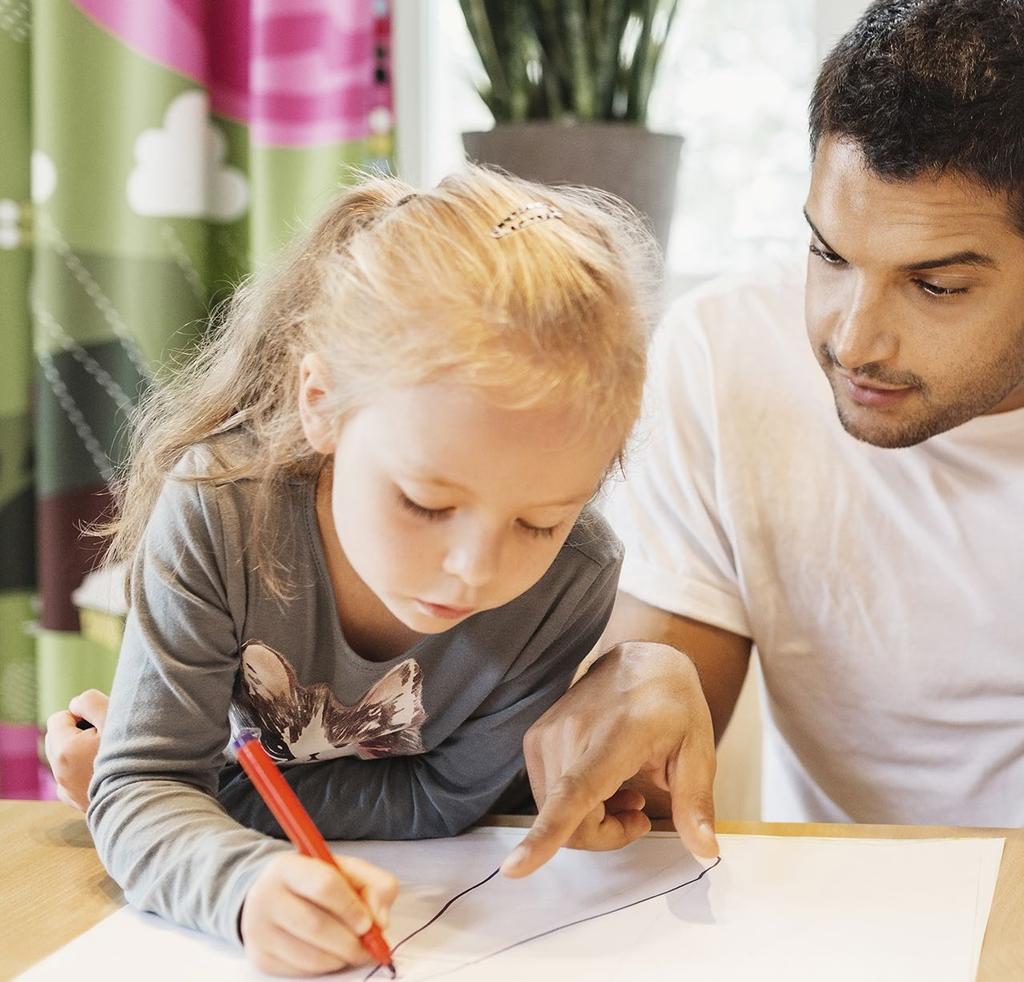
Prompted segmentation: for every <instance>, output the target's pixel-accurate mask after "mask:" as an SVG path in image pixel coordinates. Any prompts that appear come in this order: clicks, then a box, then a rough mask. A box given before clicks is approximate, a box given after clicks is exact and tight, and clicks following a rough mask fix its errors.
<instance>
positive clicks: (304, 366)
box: [299, 353, 337, 454]
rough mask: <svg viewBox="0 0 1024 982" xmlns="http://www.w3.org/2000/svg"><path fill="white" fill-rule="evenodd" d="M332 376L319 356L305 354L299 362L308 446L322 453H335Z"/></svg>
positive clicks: (300, 389)
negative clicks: (330, 395) (331, 396)
mask: <svg viewBox="0 0 1024 982" xmlns="http://www.w3.org/2000/svg"><path fill="white" fill-rule="evenodd" d="M330 382H331V379H330V376H329V375H328V373H327V368H326V366H325V365H324V363H323V361H322V360H321V359H320V357H319V356H318V355H314V354H312V353H309V354H306V355H303V358H302V361H301V362H300V363H299V419H300V420H301V422H302V432H303V433H305V434H306V439H307V440H308V441H309V445H310V446H311V447H312V448H313V449H314V450H315V451H316V452H317V453H321V454H332V453H334V450H335V443H336V439H337V433H336V432H335V423H336V420H335V419H334V416H333V413H332V412H331V410H330V405H329V404H330V400H329V398H328V392H329V391H330V389H329V386H330Z"/></svg>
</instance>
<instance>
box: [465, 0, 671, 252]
mask: <svg viewBox="0 0 1024 982" xmlns="http://www.w3.org/2000/svg"><path fill="white" fill-rule="evenodd" d="M459 2H460V4H461V6H462V12H463V14H464V16H465V18H466V24H467V26H468V27H469V33H470V35H471V36H472V38H473V43H474V44H475V46H476V49H477V52H478V53H479V55H480V61H481V63H482V65H483V68H484V73H485V75H486V81H485V82H484V84H483V85H481V86H480V88H479V92H480V96H481V98H482V99H483V101H484V102H485V103H486V105H487V107H488V108H489V109H490V110H491V112H492V113H493V115H494V122H495V126H494V129H492V130H486V131H483V132H475V133H464V134H463V143H464V145H465V147H466V151H467V153H468V154H469V156H470V157H472V158H473V159H475V160H479V161H481V162H484V163H491V164H497V165H499V166H501V167H504V168H505V169H506V170H509V171H511V172H512V173H514V174H518V175H520V176H521V177H525V178H528V179H531V180H537V181H542V182H544V183H547V184H559V183H571V184H589V185H593V186H595V187H600V188H603V189H605V190H607V191H611V192H612V193H614V194H617V195H619V196H620V197H622V198H625V199H626V200H627V201H629V202H630V203H631V204H632V205H633V206H634V207H635V208H637V209H638V210H639V211H641V212H643V213H644V214H645V215H647V216H648V218H649V219H650V220H651V224H652V226H653V228H654V231H655V234H656V235H657V237H658V240H659V241H660V242H661V245H662V248H664V247H665V244H666V242H667V240H668V232H669V225H670V222H671V217H672V202H673V199H674V197H675V185H676V174H677V170H678V166H679V152H680V148H681V146H682V142H683V141H682V137H680V136H678V135H674V134H668V133H654V132H651V131H650V130H649V129H647V127H646V120H647V106H648V102H649V100H650V95H651V90H652V88H653V87H654V79H655V75H656V72H657V68H658V63H659V61H660V59H661V55H662V52H663V51H664V47H665V40H666V38H667V36H668V33H669V29H670V28H671V26H672V21H673V19H674V17H675V14H676V10H677V8H678V6H679V0H459Z"/></svg>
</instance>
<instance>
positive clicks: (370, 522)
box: [303, 376, 623, 634]
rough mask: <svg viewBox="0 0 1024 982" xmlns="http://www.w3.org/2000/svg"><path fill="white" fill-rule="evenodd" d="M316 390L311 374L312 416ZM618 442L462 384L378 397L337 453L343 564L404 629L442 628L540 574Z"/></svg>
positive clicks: (607, 432)
mask: <svg viewBox="0 0 1024 982" xmlns="http://www.w3.org/2000/svg"><path fill="white" fill-rule="evenodd" d="M311 388H313V386H312V385H311V383H310V382H309V379H308V376H304V380H303V403H304V419H305V418H306V417H308V415H309V412H310V410H309V408H308V407H309V406H310V405H311V404H313V405H315V399H310V398H309V397H308V396H310V395H311V393H310V392H309V390H310V389H311ZM308 432H309V426H308V425H307V433H308ZM622 439H623V433H622V431H621V429H620V428H619V427H607V428H606V429H604V430H600V429H598V430H594V429H587V428H581V427H580V425H579V424H578V422H576V421H575V419H574V416H573V414H571V413H568V412H566V411H565V410H564V409H563V410H559V409H553V408H545V409H505V408H501V407H500V406H498V405H495V404H494V402H492V401H490V400H489V399H488V398H487V396H486V394H485V393H484V392H482V391H481V390H478V389H473V388H470V387H467V386H464V385H457V384H454V383H432V384H429V385H420V386H414V387H410V388H401V389H390V390H387V391H384V392H381V393H380V394H379V395H378V396H377V397H376V398H375V399H374V400H373V401H372V402H370V403H369V404H368V405H365V406H364V407H363V408H361V409H359V410H358V411H356V412H355V413H354V414H353V415H352V416H350V417H349V418H348V420H347V421H346V422H345V424H344V426H343V428H342V431H341V434H340V436H339V437H338V439H337V441H336V443H335V445H334V446H333V447H331V448H330V449H331V450H332V451H333V454H334V461H333V464H334V467H333V481H332V485H333V487H332V491H331V511H332V515H333V521H334V527H335V530H336V533H337V537H338V540H339V543H340V545H341V548H342V551H343V553H344V556H345V559H346V560H347V562H348V565H350V566H351V568H352V570H353V571H354V572H355V573H356V574H357V576H358V577H359V579H360V580H361V581H362V582H363V583H364V584H365V585H366V586H367V587H368V588H369V589H370V590H371V591H372V592H373V593H374V594H375V595H376V596H377V597H378V598H379V600H380V601H381V602H382V603H383V604H384V605H385V607H387V609H388V610H389V611H390V612H391V613H392V614H393V615H394V616H395V617H396V618H398V620H399V621H401V622H402V623H403V624H404V625H405V626H407V627H408V628H411V629H412V630H413V631H417V632H420V633H424V634H434V633H439V632H442V631H446V630H448V629H449V628H451V627H453V626H454V625H455V624H457V623H459V621H461V620H464V619H465V618H467V617H469V616H470V615H472V614H475V613H478V612H480V611H483V610H490V609H492V608H494V607H500V606H501V605H502V604H505V603H508V602H509V601H510V600H513V599H515V598H516V597H518V596H519V595H520V594H522V593H523V592H524V591H526V590H528V589H529V588H530V587H531V586H533V585H534V584H535V583H536V582H537V581H538V580H539V579H540V578H541V576H542V575H543V574H544V573H545V571H546V570H547V569H548V567H549V566H550V565H551V563H552V561H553V560H554V558H555V556H556V554H557V553H558V551H559V549H560V548H561V547H562V544H563V542H564V541H565V538H566V536H567V535H568V534H569V531H570V529H571V528H572V526H573V523H574V522H575V521H576V518H577V516H578V515H579V513H580V510H581V509H582V508H583V506H584V505H585V504H586V503H587V502H588V501H589V500H590V498H591V497H592V496H593V495H594V492H595V491H596V490H597V488H598V487H599V485H600V483H601V480H602V478H603V476H604V474H605V471H606V470H607V468H608V466H609V465H610V464H611V462H612V461H613V459H614V458H615V455H616V454H617V453H618V451H619V449H620V446H621V443H622ZM311 442H312V441H311ZM314 446H315V444H314ZM317 449H319V447H318V448H317Z"/></svg>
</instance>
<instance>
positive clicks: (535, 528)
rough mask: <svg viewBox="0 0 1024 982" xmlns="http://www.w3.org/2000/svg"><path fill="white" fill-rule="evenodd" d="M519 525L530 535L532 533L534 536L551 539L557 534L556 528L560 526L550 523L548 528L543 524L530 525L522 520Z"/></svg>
mask: <svg viewBox="0 0 1024 982" xmlns="http://www.w3.org/2000/svg"><path fill="white" fill-rule="evenodd" d="M559 524H561V523H559ZM519 527H520V528H521V529H522V530H523V531H524V532H526V533H527V534H528V535H532V536H533V537H534V538H537V539H550V538H551V536H553V535H554V534H555V529H556V528H558V525H549V526H548V527H547V528H544V527H543V526H540V525H530V524H529V523H528V522H524V521H522V520H520V522H519Z"/></svg>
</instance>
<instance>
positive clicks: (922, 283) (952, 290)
mask: <svg viewBox="0 0 1024 982" xmlns="http://www.w3.org/2000/svg"><path fill="white" fill-rule="evenodd" d="M914 282H915V283H916V284H917V285H918V286H919V287H920V288H921V290H922V292H924V293H927V294H928V296H930V297H953V296H956V295H957V294H958V293H966V292H967V287H965V286H939V285H938V284H936V283H929V282H928V281H927V280H914Z"/></svg>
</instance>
